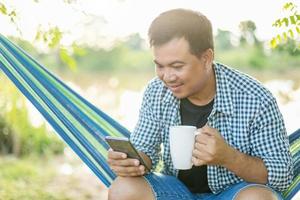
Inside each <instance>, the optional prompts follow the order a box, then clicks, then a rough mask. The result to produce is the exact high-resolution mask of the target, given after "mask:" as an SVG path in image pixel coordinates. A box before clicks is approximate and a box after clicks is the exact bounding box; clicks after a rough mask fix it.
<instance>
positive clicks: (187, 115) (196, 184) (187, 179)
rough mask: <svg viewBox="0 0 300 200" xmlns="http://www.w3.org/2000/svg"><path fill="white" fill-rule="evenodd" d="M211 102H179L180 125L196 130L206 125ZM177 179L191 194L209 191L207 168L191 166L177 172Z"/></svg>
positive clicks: (183, 100)
mask: <svg viewBox="0 0 300 200" xmlns="http://www.w3.org/2000/svg"><path fill="white" fill-rule="evenodd" d="M213 102H214V101H213V100H212V101H211V102H210V103H208V104H207V105H204V106H197V105H194V104H192V103H191V102H190V101H189V100H188V99H182V100H181V102H180V115H181V123H182V125H192V126H196V127H197V128H201V127H203V126H204V125H205V124H206V123H207V118H208V116H209V114H210V113H211V111H212V108H213ZM178 178H179V180H181V181H182V182H183V183H184V184H185V185H186V186H187V187H188V189H189V190H190V191H191V192H192V193H208V192H211V190H210V189H209V187H208V182H207V166H206V165H204V166H198V167H196V166H193V167H192V168H191V169H188V170H179V173H178Z"/></svg>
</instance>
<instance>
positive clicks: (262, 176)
mask: <svg viewBox="0 0 300 200" xmlns="http://www.w3.org/2000/svg"><path fill="white" fill-rule="evenodd" d="M199 131H200V134H199V135H197V137H196V143H195V149H194V151H193V159H192V160H193V163H194V165H196V166H199V165H220V166H223V167H225V168H227V169H228V170H230V171H231V172H233V173H234V174H235V175H237V176H239V177H241V178H242V179H244V180H245V181H248V182H254V183H261V184H266V183H267V181H268V171H267V168H266V166H265V164H264V162H263V160H261V159H260V158H257V157H253V156H249V155H247V154H244V153H241V152H239V151H238V150H236V149H234V148H233V147H231V146H229V145H228V144H227V143H226V142H225V140H224V139H223V137H222V136H221V134H220V133H219V132H218V130H216V129H214V128H212V127H209V126H208V125H205V126H204V127H203V128H201V129H200V130H199Z"/></svg>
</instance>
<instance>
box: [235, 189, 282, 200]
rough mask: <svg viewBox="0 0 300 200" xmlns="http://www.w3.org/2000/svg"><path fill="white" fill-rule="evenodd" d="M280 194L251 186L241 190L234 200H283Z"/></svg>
mask: <svg viewBox="0 0 300 200" xmlns="http://www.w3.org/2000/svg"><path fill="white" fill-rule="evenodd" d="M281 199H282V198H281V197H280V196H279V194H277V193H275V192H274V191H273V190H271V189H270V188H267V187H264V186H258V185H250V186H247V187H245V188H243V189H241V190H240V191H239V192H238V193H237V194H236V196H235V198H234V200H281Z"/></svg>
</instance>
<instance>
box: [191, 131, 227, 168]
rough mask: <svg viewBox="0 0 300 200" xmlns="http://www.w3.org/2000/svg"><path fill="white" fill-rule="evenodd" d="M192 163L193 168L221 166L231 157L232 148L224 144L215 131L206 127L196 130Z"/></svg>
mask: <svg viewBox="0 0 300 200" xmlns="http://www.w3.org/2000/svg"><path fill="white" fill-rule="evenodd" d="M198 132H199V134H198V135H197V136H196V139H195V144H194V150H193V157H192V162H193V164H194V165H195V166H201V165H221V166H224V165H225V164H226V162H228V158H231V157H232V153H233V151H232V148H231V147H230V146H229V145H228V144H227V143H226V141H225V140H224V138H223V137H222V135H221V134H220V133H219V131H218V130H217V129H214V128H212V127H210V126H208V125H205V126H204V127H202V128H200V129H198Z"/></svg>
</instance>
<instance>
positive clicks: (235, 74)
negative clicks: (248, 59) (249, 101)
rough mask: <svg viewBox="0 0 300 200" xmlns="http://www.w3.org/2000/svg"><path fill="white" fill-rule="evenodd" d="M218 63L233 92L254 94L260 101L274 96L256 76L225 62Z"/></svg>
mask: <svg viewBox="0 0 300 200" xmlns="http://www.w3.org/2000/svg"><path fill="white" fill-rule="evenodd" d="M217 65H218V67H217V68H218V70H219V73H220V74H221V78H222V79H224V80H225V81H226V84H227V85H228V86H229V88H230V90H231V91H232V92H234V93H239V94H243V95H247V96H252V97H255V98H257V99H259V100H260V101H266V100H271V99H273V98H274V97H273V95H272V93H271V92H270V91H269V90H268V89H267V88H266V87H265V86H264V85H263V84H262V83H261V82H260V81H258V80H257V79H256V78H254V77H252V76H250V75H248V74H246V73H244V72H241V71H239V70H236V69H233V68H231V67H229V66H226V65H224V64H220V63H218V64H217ZM224 80H223V81H224Z"/></svg>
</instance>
